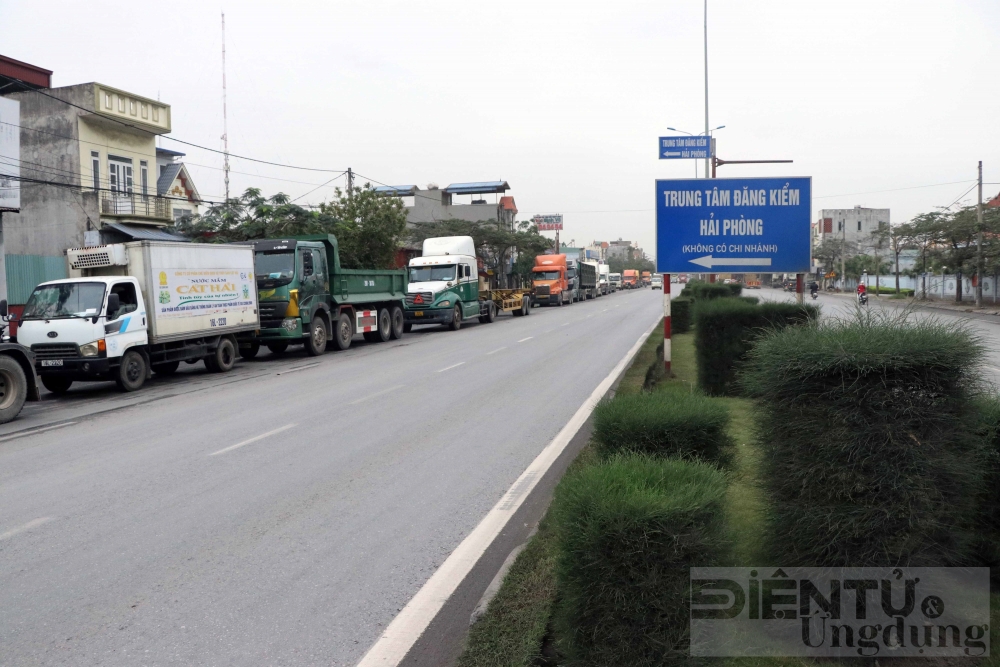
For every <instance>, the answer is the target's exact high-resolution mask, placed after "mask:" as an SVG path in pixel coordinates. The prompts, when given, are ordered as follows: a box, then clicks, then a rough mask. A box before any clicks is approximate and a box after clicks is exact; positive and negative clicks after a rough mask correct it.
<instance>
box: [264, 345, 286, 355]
mask: <svg viewBox="0 0 1000 667" xmlns="http://www.w3.org/2000/svg"><path fill="white" fill-rule="evenodd" d="M267 349H268V350H270V351H271V354H284V353H285V350H287V349H288V343H268V344H267Z"/></svg>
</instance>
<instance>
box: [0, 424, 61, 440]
mask: <svg viewBox="0 0 1000 667" xmlns="http://www.w3.org/2000/svg"><path fill="white" fill-rule="evenodd" d="M76 423H77V422H65V423H62V424H56V425H54V426H44V427H42V428H36V429H35V430H34V431H21V432H20V433H11V434H10V435H6V436H4V437H2V438H0V442H6V441H8V440H14V439H15V438H26V437H27V436H29V435H35V434H36V433H45V432H46V431H54V430H56V429H57V428H63V427H64V426H72V425H73V424H76Z"/></svg>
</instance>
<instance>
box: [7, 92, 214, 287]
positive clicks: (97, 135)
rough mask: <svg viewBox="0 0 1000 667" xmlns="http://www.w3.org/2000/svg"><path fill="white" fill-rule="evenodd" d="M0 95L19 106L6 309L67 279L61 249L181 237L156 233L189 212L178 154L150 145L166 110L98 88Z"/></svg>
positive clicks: (193, 197) (192, 200)
mask: <svg viewBox="0 0 1000 667" xmlns="http://www.w3.org/2000/svg"><path fill="white" fill-rule="evenodd" d="M0 94H3V95H4V96H5V97H8V98H10V99H14V100H17V101H18V102H19V103H20V144H21V159H20V167H21V197H20V199H21V203H20V212H19V213H6V214H4V217H3V233H4V236H3V239H4V245H5V254H6V276H7V292H8V300H9V301H10V303H11V304H23V303H24V302H25V300H26V299H27V297H28V295H29V294H30V293H31V290H32V289H33V288H34V286H35V285H37V284H38V283H39V282H43V281H45V280H54V279H58V278H64V277H66V275H67V272H66V259H65V251H66V249H67V248H76V247H81V246H86V245H98V244H101V243H108V242H120V241H126V240H134V239H162V240H177V241H183V240H185V239H183V238H181V237H177V236H175V235H173V234H170V233H169V232H167V231H164V229H163V228H164V227H167V226H170V225H172V224H173V222H174V219H175V217H177V216H178V210H180V211H181V213H180V215H185V214H187V213H189V212H191V213H196V212H197V206H196V205H197V190H196V189H195V188H194V186H193V184H192V183H191V179H190V176H189V175H188V174H187V171H186V170H185V169H184V168H183V165H180V168H177V162H176V159H177V158H178V157H179V154H176V153H173V152H172V151H164V150H163V149H160V150H159V151H158V149H157V146H156V137H157V136H158V135H163V134H167V133H168V132H170V129H171V110H170V106H169V105H167V104H164V103H162V102H160V101H157V100H153V99H150V98H148V97H143V96H141V95H137V94H135V93H130V92H127V91H124V90H120V89H118V88H113V87H111V86H108V85H105V84H102V83H84V84H79V85H74V86H66V87H61V88H40V89H38V90H24V91H20V92H13V93H10V94H4V93H3V92H2V91H0Z"/></svg>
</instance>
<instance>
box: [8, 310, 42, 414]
mask: <svg viewBox="0 0 1000 667" xmlns="http://www.w3.org/2000/svg"><path fill="white" fill-rule="evenodd" d="M16 319H17V316H16V315H14V314H13V313H8V312H7V300H6V299H3V300H0V424H6V423H7V422H9V421H11V420H13V419H14V418H15V417H17V416H18V415H19V414H21V408H23V407H24V402H25V401H37V400H38V399H39V395H38V374H37V373H36V372H35V355H34V353H33V352H32V351H31V349H29V348H28V347H26V346H24V345H20V344H18V343H17V341H14V340H11V339H10V338H9V337H8V336H7V335H6V333H5V329H6V328H7V324H8V323H10V322H12V321H15V320H16Z"/></svg>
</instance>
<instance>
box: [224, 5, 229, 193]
mask: <svg viewBox="0 0 1000 667" xmlns="http://www.w3.org/2000/svg"><path fill="white" fill-rule="evenodd" d="M222 171H223V172H225V179H226V201H227V202H228V201H229V126H228V123H227V118H226V13H225V12H222Z"/></svg>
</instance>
